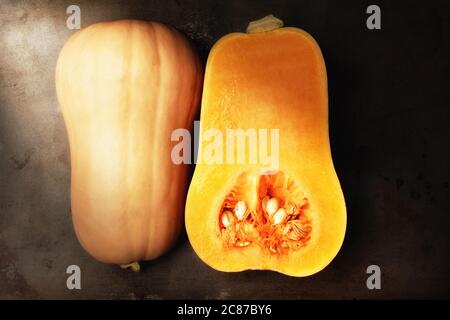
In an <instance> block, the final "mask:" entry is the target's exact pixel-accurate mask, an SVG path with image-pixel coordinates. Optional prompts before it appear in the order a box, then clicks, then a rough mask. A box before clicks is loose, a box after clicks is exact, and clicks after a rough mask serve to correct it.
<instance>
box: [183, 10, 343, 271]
mask: <svg viewBox="0 0 450 320" xmlns="http://www.w3.org/2000/svg"><path fill="white" fill-rule="evenodd" d="M281 25H282V23H281V21H280V20H278V19H276V18H274V17H273V16H269V17H266V18H264V19H262V20H259V21H256V22H253V23H251V24H250V25H249V28H248V30H247V33H233V34H229V35H227V36H225V37H223V38H222V39H220V40H219V41H218V42H217V43H216V44H215V45H214V47H213V49H212V50H211V52H210V54H209V57H208V61H207V67H206V75H205V81H204V89H203V100H202V110H201V119H200V120H201V126H200V146H199V160H198V161H199V163H198V164H197V166H196V169H195V172H194V176H193V179H192V182H191V185H190V188H189V192H188V198H187V204H186V229H187V232H188V236H189V240H190V242H191V244H192V247H193V248H194V250H195V252H196V253H197V254H198V256H199V257H200V258H201V259H202V260H203V261H204V262H206V263H207V264H208V265H210V266H211V267H213V268H215V269H217V270H221V271H228V272H232V271H242V270H247V269H268V270H274V271H278V272H281V273H284V274H287V275H291V276H308V275H311V274H314V273H316V272H318V271H320V270H322V269H323V268H324V267H325V266H327V265H328V264H329V263H330V261H331V260H332V259H333V258H334V257H335V256H336V254H337V253H338V251H339V249H340V247H341V245H342V242H343V239H344V235H345V229H346V207H345V201H344V196H343V193H342V189H341V186H340V184H339V180H338V177H337V175H336V172H335V169H334V166H333V161H332V157H331V150H330V143H329V134H328V94H327V77H326V69H325V63H324V60H323V57H322V54H321V51H320V49H319V46H318V45H317V43H316V42H315V40H314V39H313V38H312V37H311V36H310V35H309V34H308V33H306V32H305V31H303V30H300V29H297V28H280V27H281ZM230 128H231V129H233V128H234V129H241V130H244V132H248V130H249V129H250V130H252V129H254V130H256V132H260V130H265V129H269V130H271V129H278V132H279V141H278V142H279V144H278V147H279V162H278V166H277V167H276V168H274V167H270V166H267V164H263V163H260V162H257V163H254V162H252V161H250V160H249V159H250V158H251V153H252V152H254V151H252V150H254V149H252V148H251V147H252V146H251V145H250V142H251V141H250V139H247V140H246V142H247V143H245V145H244V149H245V156H246V158H245V160H246V161H244V162H242V161H241V162H239V161H235V162H234V163H230V162H229V161H227V162H225V163H217V162H212V163H211V161H202V159H205V158H202V157H205V155H204V153H205V152H206V151H207V149H209V145H208V141H209V140H207V139H205V138H204V134H205V133H206V132H208V131H209V130H218V131H219V132H221V133H222V135H223V136H226V135H227V129H228V130H229V129H230ZM247 138H248V136H247ZM227 146H228V145H227ZM244 149H242V150H244ZM242 150H241V151H242ZM229 151H230V150H226V152H229ZM272 151H273V150H272ZM238 152H239V148H238V146H237V145H236V144H235V149H234V150H233V155H235V158H234V159H235V160H236V159H237V158H238V157H239V156H238V154H237V153H238Z"/></svg>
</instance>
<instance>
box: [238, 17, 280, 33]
mask: <svg viewBox="0 0 450 320" xmlns="http://www.w3.org/2000/svg"><path fill="white" fill-rule="evenodd" d="M281 27H283V21H281V20H280V19H278V18H276V17H274V16H273V15H271V14H270V15H268V16H265V17H264V18H261V19H259V20H255V21H252V22H250V23H249V24H248V27H247V33H257V32H266V31H272V30H275V29H278V28H281Z"/></svg>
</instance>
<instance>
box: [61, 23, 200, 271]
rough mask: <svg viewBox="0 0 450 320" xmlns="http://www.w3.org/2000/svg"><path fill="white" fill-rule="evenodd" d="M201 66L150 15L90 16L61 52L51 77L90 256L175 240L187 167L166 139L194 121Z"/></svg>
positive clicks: (141, 256)
mask: <svg viewBox="0 0 450 320" xmlns="http://www.w3.org/2000/svg"><path fill="white" fill-rule="evenodd" d="M201 69H202V68H201V64H200V61H199V58H198V56H197V54H196V52H195V50H194V49H193V47H192V46H191V45H190V43H189V42H188V41H187V39H186V38H185V37H184V36H183V35H181V34H180V33H179V32H177V31H176V30H174V29H172V28H170V27H168V26H165V25H163V24H159V23H155V22H143V21H135V20H121V21H113V22H102V23H97V24H94V25H91V26H89V27H87V28H85V29H82V30H80V31H78V32H77V33H75V34H74V35H73V36H72V37H71V38H70V39H69V40H68V42H67V43H66V44H65V46H64V47H63V49H62V50H61V53H60V55H59V58H58V62H57V67H56V74H55V78H56V90H57V95H58V100H59V102H60V105H61V110H62V113H63V117H64V121H65V124H66V128H67V132H68V137H69V143H70V155H71V207H72V219H73V224H74V228H75V232H76V235H77V237H78V239H79V241H80V243H81V244H82V246H83V247H84V248H85V249H86V251H88V252H89V253H90V254H91V255H92V256H93V257H95V258H96V259H97V260H99V261H102V262H105V263H111V264H126V263H130V262H134V261H140V260H150V259H154V258H157V257H159V256H160V255H161V254H163V253H164V252H166V251H167V250H168V249H169V248H170V247H171V246H172V245H173V244H174V242H175V241H176V239H177V235H178V234H179V231H180V230H181V227H182V225H183V209H184V208H183V203H184V200H185V196H186V190H187V181H186V179H187V175H188V172H187V169H188V168H187V165H175V164H173V163H172V161H171V157H170V155H171V152H170V151H171V148H172V142H171V139H170V137H171V133H172V131H173V130H174V129H176V128H186V129H191V127H192V121H193V119H194V117H195V114H196V113H197V112H198V107H199V102H200V95H201V87H202V70H201Z"/></svg>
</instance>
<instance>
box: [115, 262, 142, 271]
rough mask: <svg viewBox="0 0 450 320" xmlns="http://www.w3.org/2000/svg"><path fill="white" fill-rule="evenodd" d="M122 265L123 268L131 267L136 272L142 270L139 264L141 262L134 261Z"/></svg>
mask: <svg viewBox="0 0 450 320" xmlns="http://www.w3.org/2000/svg"><path fill="white" fill-rule="evenodd" d="M120 267H121V268H122V269H131V270H132V271H134V272H139V271H140V270H141V266H140V265H139V262H137V261H134V262H132V263H128V264H121V265H120Z"/></svg>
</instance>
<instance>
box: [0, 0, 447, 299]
mask: <svg viewBox="0 0 450 320" xmlns="http://www.w3.org/2000/svg"><path fill="white" fill-rule="evenodd" d="M70 4H77V5H79V6H80V8H81V17H82V26H86V25H89V24H91V23H94V22H97V21H102V20H110V19H120V18H136V19H147V20H157V21H161V22H165V23H168V24H171V25H173V26H175V27H176V28H178V29H179V30H181V31H182V32H184V33H185V34H186V35H188V36H189V37H190V38H191V39H193V41H194V43H195V44H196V45H197V47H198V48H199V50H200V53H201V56H202V58H203V60H204V61H206V56H207V53H208V51H209V49H210V47H211V45H212V44H213V43H214V42H215V41H216V40H218V39H219V37H220V36H222V35H224V34H226V33H229V32H233V31H243V30H245V27H246V25H247V23H248V21H250V20H254V19H255V18H260V17H262V16H264V15H266V14H268V13H273V14H274V15H275V16H278V17H280V18H282V19H283V20H284V21H285V24H286V25H290V26H298V27H301V28H304V29H305V30H307V31H308V32H310V33H311V34H312V35H313V36H314V37H315V38H316V40H317V41H318V43H319V44H320V46H321V48H322V50H323V53H324V56H325V60H326V63H327V68H328V73H329V93H330V131H331V142H332V149H333V153H334V160H335V165H336V169H337V172H338V175H339V177H340V179H341V182H342V186H343V189H344V193H345V196H346V200H347V206H348V232H347V236H346V240H345V243H344V246H343V248H342V250H341V251H340V253H339V255H338V257H337V258H336V259H335V260H334V261H333V263H332V264H331V265H330V266H329V267H327V268H326V269H325V270H324V271H322V272H320V273H319V274H317V275H314V276H312V277H308V278H304V279H301V278H290V277H286V276H283V275H281V274H277V273H273V272H265V271H264V272H258V271H248V272H242V273H235V274H233V273H221V272H217V271H215V270H213V269H211V268H209V267H208V266H206V265H205V264H204V263H203V262H201V261H200V260H199V259H198V258H197V256H196V255H195V253H194V252H193V251H192V249H191V247H190V245H189V243H188V241H187V239H186V236H183V237H182V239H180V241H179V244H178V245H177V246H176V247H175V248H174V249H173V250H172V251H171V252H169V253H168V254H166V255H165V256H164V257H162V258H160V259H158V260H156V261H152V262H148V263H146V264H145V265H144V270H143V271H142V272H141V273H139V274H134V273H132V272H127V271H123V270H121V269H119V268H118V267H116V266H108V265H104V264H101V263H98V262H96V261H95V260H94V259H92V258H91V257H90V256H89V255H88V254H87V253H85V252H84V251H83V249H82V248H81V247H80V245H79V244H78V241H77V239H76V237H75V234H74V232H73V228H72V223H71V218H70V203H69V173H70V163H69V156H68V151H69V149H68V143H67V137H66V132H65V128H64V123H63V120H62V117H61V113H60V112H59V108H58V104H57V101H56V97H55V89H54V79H53V73H54V68H55V62H56V58H57V54H58V52H59V50H60V48H61V47H62V45H63V44H64V42H65V41H66V40H67V38H68V37H69V36H70V34H72V33H73V31H71V30H68V29H67V28H66V23H65V20H66V17H67V15H66V13H65V11H66V8H67V6H69V5H70ZM369 4H370V3H366V2H365V1H362V2H361V1H359V2H356V1H348V2H346V3H345V4H344V3H342V2H341V1H339V2H337V1H334V2H333V1H299V0H295V1H247V2H246V1H241V0H236V1H207V0H203V1H182V0H176V1H123V2H120V1H109V2H107V1H77V3H72V2H68V1H12V0H7V1H5V0H2V2H1V5H0V298H63V299H66V298H148V299H161V298H212V299H215V298H294V299H297V298H299V299H306V298H368V299H376V298H433V297H434V298H439V297H447V298H448V297H449V288H450V286H449V285H450V241H449V232H448V226H449V222H450V218H449V217H450V203H449V198H450V197H449V180H450V171H449V170H450V169H449V164H450V148H449V142H450V127H449V123H450V108H449V101H450V96H449V90H448V73H449V72H448V71H450V70H449V59H448V57H449V56H450V55H449V39H450V34H449V30H450V23H449V12H450V7H449V4H448V2H447V3H445V2H444V1H441V4H439V2H433V4H427V5H424V4H421V5H416V4H414V3H412V2H407V5H406V4H405V3H399V2H395V3H394V1H391V2H390V3H381V4H380V6H381V8H382V29H381V30H377V31H369V30H367V28H366V26H365V20H366V17H367V15H366V14H365V9H366V7H367V5H369ZM445 87H446V88H445ZM70 264H77V265H79V266H80V267H81V270H82V289H81V290H73V291H70V290H68V289H67V288H66V277H67V275H66V273H65V270H66V267H67V266H68V265H70ZM370 264H377V265H379V266H380V267H381V270H382V289H381V290H373V291H370V290H368V289H367V288H366V278H367V275H366V272H365V271H366V267H367V266H368V265H370Z"/></svg>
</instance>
